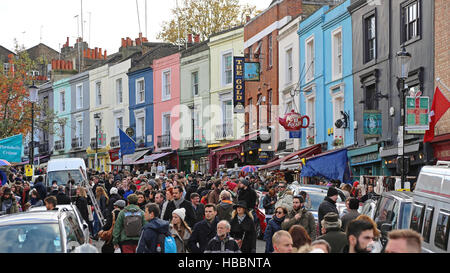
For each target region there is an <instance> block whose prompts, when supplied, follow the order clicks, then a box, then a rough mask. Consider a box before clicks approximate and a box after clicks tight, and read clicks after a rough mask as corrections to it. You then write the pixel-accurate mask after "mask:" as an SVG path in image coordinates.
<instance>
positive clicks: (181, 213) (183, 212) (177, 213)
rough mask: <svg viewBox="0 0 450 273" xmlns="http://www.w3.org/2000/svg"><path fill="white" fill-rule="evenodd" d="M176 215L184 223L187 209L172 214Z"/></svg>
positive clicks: (177, 210) (180, 209)
mask: <svg viewBox="0 0 450 273" xmlns="http://www.w3.org/2000/svg"><path fill="white" fill-rule="evenodd" d="M173 213H175V214H176V215H178V217H180V218H181V220H182V221H184V218H185V217H186V209H185V208H179V209H176V210H174V211H173V212H172V214H173Z"/></svg>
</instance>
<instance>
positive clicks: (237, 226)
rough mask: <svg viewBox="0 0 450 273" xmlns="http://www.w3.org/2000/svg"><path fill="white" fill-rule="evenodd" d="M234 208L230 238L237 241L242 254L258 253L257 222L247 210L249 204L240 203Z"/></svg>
mask: <svg viewBox="0 0 450 273" xmlns="http://www.w3.org/2000/svg"><path fill="white" fill-rule="evenodd" d="M233 208H234V211H233V213H232V215H231V223H230V225H231V230H230V236H231V237H233V238H234V239H235V240H236V242H237V243H238V245H239V247H240V248H241V251H242V253H256V228H255V222H254V221H253V216H252V214H251V213H250V212H249V210H248V208H247V203H246V202H245V201H239V202H238V203H237V204H236V205H234V206H233Z"/></svg>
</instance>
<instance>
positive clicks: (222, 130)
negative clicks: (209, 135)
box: [216, 123, 233, 140]
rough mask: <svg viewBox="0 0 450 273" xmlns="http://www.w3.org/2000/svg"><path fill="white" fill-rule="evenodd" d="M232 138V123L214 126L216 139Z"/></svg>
mask: <svg viewBox="0 0 450 273" xmlns="http://www.w3.org/2000/svg"><path fill="white" fill-rule="evenodd" d="M228 137H233V123H225V124H221V125H217V126H216V139H217V140H223V139H226V138H228Z"/></svg>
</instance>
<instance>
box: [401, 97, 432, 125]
mask: <svg viewBox="0 0 450 273" xmlns="http://www.w3.org/2000/svg"><path fill="white" fill-rule="evenodd" d="M429 103H430V98H429V97H406V121H405V123H406V127H405V130H407V131H411V130H429V129H430V124H429V119H428V113H429V110H430V109H429V105H430V104H429Z"/></svg>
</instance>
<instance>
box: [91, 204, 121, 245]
mask: <svg viewBox="0 0 450 273" xmlns="http://www.w3.org/2000/svg"><path fill="white" fill-rule="evenodd" d="M125 206H126V202H125V201H124V200H117V201H115V202H114V204H113V210H112V211H111V213H110V214H109V215H108V216H107V217H106V223H105V225H104V226H103V227H102V229H101V230H100V231H99V232H98V236H99V238H100V239H101V240H102V241H104V242H105V243H104V244H103V245H102V249H101V251H102V253H114V245H113V243H112V238H113V236H112V233H113V230H114V225H115V222H116V219H117V217H118V216H119V213H120V211H121V210H122V209H123V208H125Z"/></svg>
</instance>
